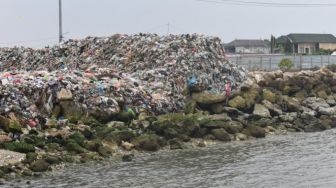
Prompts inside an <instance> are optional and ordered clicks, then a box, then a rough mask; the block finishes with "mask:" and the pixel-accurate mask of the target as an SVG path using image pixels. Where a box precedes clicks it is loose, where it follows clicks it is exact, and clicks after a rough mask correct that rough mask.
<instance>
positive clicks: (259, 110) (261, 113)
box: [253, 104, 271, 118]
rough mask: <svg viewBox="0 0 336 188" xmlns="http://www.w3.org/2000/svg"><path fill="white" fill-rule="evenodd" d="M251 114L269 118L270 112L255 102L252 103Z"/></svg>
mask: <svg viewBox="0 0 336 188" xmlns="http://www.w3.org/2000/svg"><path fill="white" fill-rule="evenodd" d="M253 115H255V116H260V117H265V118H270V117H271V114H270V112H269V110H268V109H267V108H266V107H265V106H263V105H261V104H255V105H254V110H253Z"/></svg>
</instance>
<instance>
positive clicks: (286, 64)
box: [278, 58, 294, 71]
mask: <svg viewBox="0 0 336 188" xmlns="http://www.w3.org/2000/svg"><path fill="white" fill-rule="evenodd" d="M278 66H279V68H280V69H281V70H282V71H288V70H290V69H291V68H292V67H293V66H294V63H293V62H292V61H291V60H290V59H288V58H284V59H282V60H281V61H280V63H279V65H278Z"/></svg>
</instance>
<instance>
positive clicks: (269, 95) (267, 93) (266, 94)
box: [263, 89, 277, 103]
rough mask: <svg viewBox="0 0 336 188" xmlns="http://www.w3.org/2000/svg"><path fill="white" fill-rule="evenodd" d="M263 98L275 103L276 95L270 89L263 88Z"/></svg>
mask: <svg viewBox="0 0 336 188" xmlns="http://www.w3.org/2000/svg"><path fill="white" fill-rule="evenodd" d="M263 98H264V99H265V100H267V101H269V102H271V103H275V102H276V99H277V96H276V94H274V93H273V92H272V91H270V90H267V89H264V90H263Z"/></svg>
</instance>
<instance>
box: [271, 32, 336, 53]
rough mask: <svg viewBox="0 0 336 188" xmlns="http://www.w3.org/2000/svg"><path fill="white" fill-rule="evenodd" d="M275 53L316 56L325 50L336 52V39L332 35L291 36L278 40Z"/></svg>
mask: <svg viewBox="0 0 336 188" xmlns="http://www.w3.org/2000/svg"><path fill="white" fill-rule="evenodd" d="M275 45H276V46H275V48H274V52H275V53H296V54H314V53H316V52H319V51H320V50H321V49H323V50H336V37H335V36H334V35H332V34H289V35H284V36H281V37H279V38H277V39H276V42H275Z"/></svg>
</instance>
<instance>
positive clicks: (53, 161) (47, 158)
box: [43, 155, 61, 165]
mask: <svg viewBox="0 0 336 188" xmlns="http://www.w3.org/2000/svg"><path fill="white" fill-rule="evenodd" d="M43 159H44V160H45V161H46V162H47V163H49V164H51V165H52V164H59V163H61V159H60V158H59V157H58V156H53V155H45V156H43Z"/></svg>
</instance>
